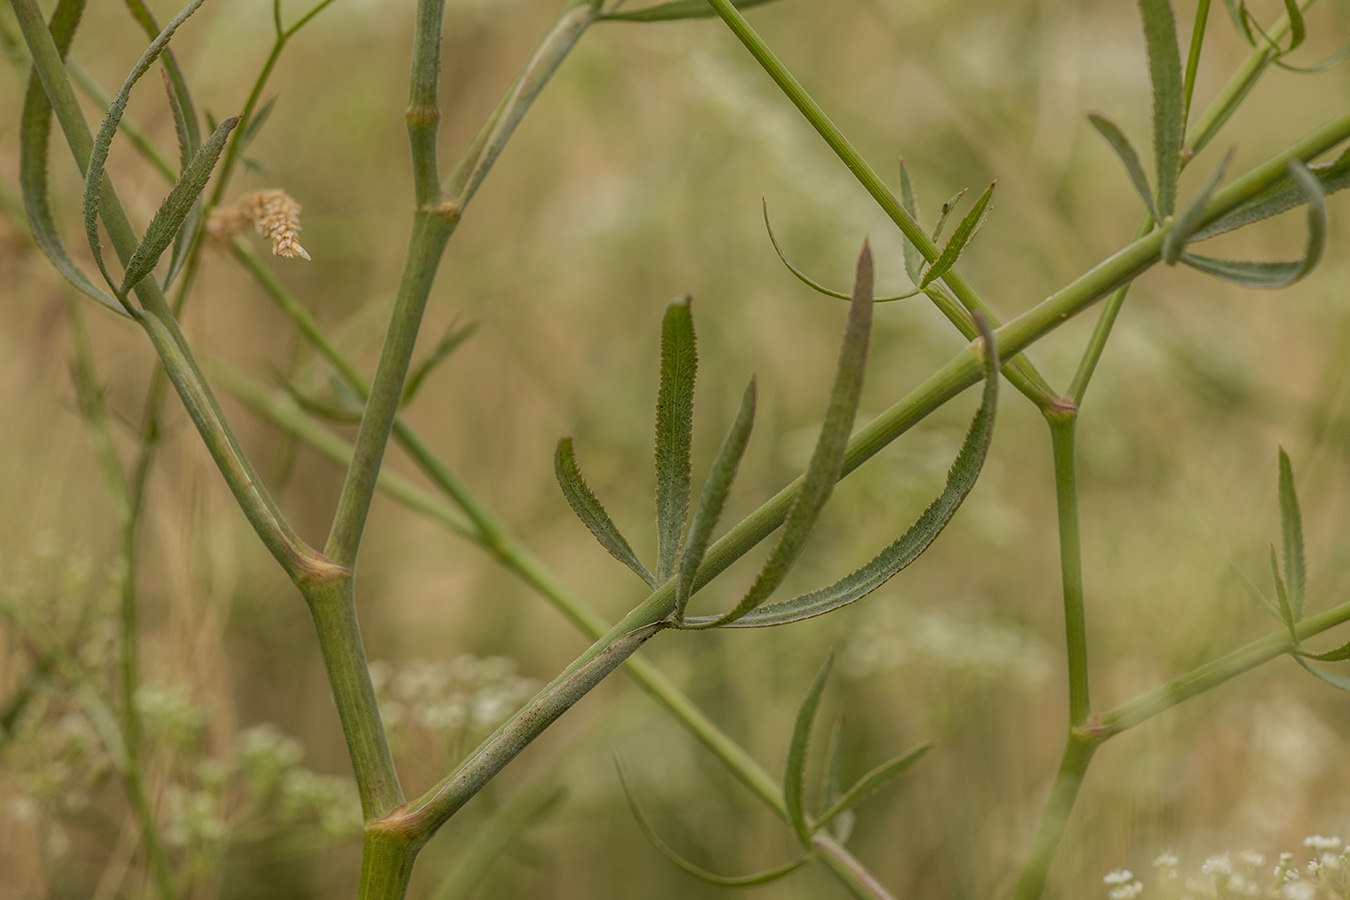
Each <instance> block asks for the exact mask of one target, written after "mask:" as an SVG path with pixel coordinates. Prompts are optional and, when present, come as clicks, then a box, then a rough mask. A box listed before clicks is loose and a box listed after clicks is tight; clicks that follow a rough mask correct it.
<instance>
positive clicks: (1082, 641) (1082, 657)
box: [1046, 403, 1092, 728]
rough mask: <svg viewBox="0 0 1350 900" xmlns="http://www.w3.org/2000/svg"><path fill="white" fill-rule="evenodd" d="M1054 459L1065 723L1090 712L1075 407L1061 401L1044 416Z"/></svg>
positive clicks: (1081, 719)
mask: <svg viewBox="0 0 1350 900" xmlns="http://www.w3.org/2000/svg"><path fill="white" fill-rule="evenodd" d="M1046 419H1047V421H1049V423H1050V441H1051V446H1052V448H1053V451H1054V461H1055V499H1056V501H1057V511H1058V520H1059V564H1060V573H1061V578H1062V581H1063V584H1064V639H1065V648H1066V651H1067V659H1068V666H1069V727H1070V728H1078V727H1081V726H1082V725H1083V724H1084V723H1085V722H1087V719H1088V716H1089V715H1091V713H1092V701H1091V699H1090V695H1089V691H1088V652H1087V615H1086V612H1085V607H1084V603H1083V549H1082V541H1081V539H1080V536H1079V526H1078V475H1077V462H1076V459H1075V452H1076V451H1075V441H1074V432H1075V431H1076V429H1077V426H1078V410H1077V409H1076V408H1074V407H1072V406H1070V405H1068V404H1067V403H1066V404H1065V405H1064V406H1062V407H1060V408H1059V409H1057V410H1056V411H1055V412H1054V413H1052V414H1049V415H1047V416H1046Z"/></svg>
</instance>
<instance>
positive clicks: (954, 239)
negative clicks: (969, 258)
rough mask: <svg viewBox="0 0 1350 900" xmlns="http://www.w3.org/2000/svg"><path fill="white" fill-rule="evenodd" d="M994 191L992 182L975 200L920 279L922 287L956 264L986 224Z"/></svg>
mask: <svg viewBox="0 0 1350 900" xmlns="http://www.w3.org/2000/svg"><path fill="white" fill-rule="evenodd" d="M993 193H994V185H992V184H991V185H989V187H987V188H985V189H984V193H983V194H981V195H980V199H978V200H976V201H975V204H974V205H973V206H971V208H970V210H969V211H968V212H967V213H966V214H965V216H964V217H963V218H962V219H961V224H959V225H957V226H956V230H955V231H953V232H952V236H951V238H950V239H949V240H948V241H947V243H946V245H945V246H944V247H943V248H942V252H941V253H939V254H938V258H937V259H935V260H933V264H932V265H931V266H929V267H928V271H927V272H925V273H924V275H923V278H922V279H920V281H919V287H920V288H921V289H922V288H926V287H928V285H930V284H932V283H933V280H934V279H936V278H941V277H942V276H943V275H944V274H945V273H946V272H947V270H948V269H950V268H951V267H952V266H954V265H956V260H957V259H958V258H959V257H960V256H961V253H962V251H964V250H965V249H966V245H967V244H969V243H970V240H971V238H973V237H975V233H976V232H978V231H979V230H980V226H981V225H983V224H984V218H985V210H986V209H987V208H988V206H989V198H990V196H991V195H992V194H993ZM940 225H941V223H939V227H940Z"/></svg>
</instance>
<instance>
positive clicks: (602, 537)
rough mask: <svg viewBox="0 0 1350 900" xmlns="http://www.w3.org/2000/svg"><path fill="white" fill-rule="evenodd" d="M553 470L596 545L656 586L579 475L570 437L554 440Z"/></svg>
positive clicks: (654, 578) (653, 577) (652, 578)
mask: <svg viewBox="0 0 1350 900" xmlns="http://www.w3.org/2000/svg"><path fill="white" fill-rule="evenodd" d="M553 470H554V472H555V474H556V475H557V476H558V484H559V485H561V486H562V490H563V496H565V497H566V498H567V502H568V504H569V505H570V506H571V507H572V511H573V512H575V513H576V514H577V518H579V519H580V520H581V521H582V524H584V525H585V526H586V527H587V528H589V529H590V531H591V534H593V535H595V539H596V540H597V541H599V542H600V546H601V547H604V548H605V549H606V550H608V551H609V555H610V556H612V557H614V558H615V559H617V560H618V561H619V562H621V563H623V564H624V565H625V566H627V567H628V568H630V569H632V570H633V571H634V572H636V573H637V575H638V577H639V578H641V579H642V580H643V581H645V582H647V584H648V586H650V587H652V588H655V587H657V586H658V585H659V584H660V582H658V581H657V580H656V576H654V575H652V573H651V572H649V571H647V567H646V566H644V565H643V564H642V562H641V561H640V560H639V559H638V558H637V555H636V554H635V553H633V548H632V547H630V546H628V541H626V540H625V539H624V536H623V535H622V534H620V533H619V529H618V528H617V527H615V525H614V522H613V520H612V519H610V517H609V513H607V512H605V508H604V507H603V506H601V505H600V501H599V500H597V499H595V494H593V493H591V489H590V488H589V487H587V486H586V479H584V478H582V477H581V470H580V469H579V468H577V459H576V456H575V455H574V454H573V452H572V439H571V438H563V439H562V440H561V441H558V450H557V452H556V453H555V454H554V456H553Z"/></svg>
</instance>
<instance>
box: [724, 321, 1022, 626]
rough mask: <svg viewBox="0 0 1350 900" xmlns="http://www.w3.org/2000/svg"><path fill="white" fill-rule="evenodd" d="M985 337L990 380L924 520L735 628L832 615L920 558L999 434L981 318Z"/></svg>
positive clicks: (992, 355)
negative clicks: (861, 560) (851, 566)
mask: <svg viewBox="0 0 1350 900" xmlns="http://www.w3.org/2000/svg"><path fill="white" fill-rule="evenodd" d="M976 323H977V324H978V325H979V328H980V332H981V334H982V335H984V346H985V348H987V349H986V352H985V382H984V397H983V400H982V401H981V403H980V408H979V410H978V411H977V412H976V413H975V418H974V419H972V420H971V423H970V430H969V431H967V432H966V439H965V441H964V443H962V445H961V450H960V452H959V453H958V454H957V456H956V460H955V461H954V462H953V463H952V467H951V470H950V471H949V472H948V473H947V485H946V487H945V488H943V490H942V493H941V494H939V495H938V497H937V499H936V500H934V501H933V502H932V503H931V504H929V506H928V508H927V509H925V510H924V511H923V514H922V515H921V516H919V518H918V521H916V522H915V523H914V524H913V525H911V526H910V527H909V530H908V531H906V532H905V533H904V534H903V535H901V536H900V538H899V540H897V541H896V542H895V543H893V544H891V545H890V546H889V547H887V548H886V549H885V550H883V551H881V553H879V554H877V556H876V557H875V558H873V559H872V561H871V562H869V563H867V564H866V565H865V566H863V567H862V568H860V569H858V570H857V571H855V572H853V573H852V574H850V575H847V576H845V577H844V578H841V579H840V580H839V581H837V582H835V583H834V584H832V585H830V586H829V587H824V588H821V589H819V590H816V591H812V592H811V593H809V594H802V595H801V596H799V597H794V598H793V599H791V600H785V601H783V602H782V603H771V604H769V605H768V606H765V607H762V608H760V609H757V610H755V611H754V612H751V613H749V614H748V615H746V616H744V617H743V618H741V619H740V620H739V621H737V622H734V623H733V624H731V625H730V626H729V627H732V628H764V627H767V626H771V625H784V624H786V623H788V622H797V621H800V620H801V619H809V618H811V617H812V616H820V615H824V614H825V613H828V612H833V611H834V610H836V609H839V608H840V607H841V606H847V605H848V604H850V603H853V602H854V601H856V600H858V599H860V598H862V597H865V596H866V595H867V594H870V593H871V592H872V591H874V590H876V589H877V588H879V587H881V586H882V585H883V584H885V583H886V582H887V581H888V580H889V579H890V578H891V577H893V576H894V575H895V574H896V573H897V572H899V571H900V570H901V569H903V568H905V566H907V565H909V564H910V563H912V562H913V561H914V560H916V559H918V558H919V556H920V554H922V553H923V551H925V550H927V549H928V547H929V545H930V544H932V543H933V541H934V540H936V539H937V536H938V535H939V534H940V533H941V532H942V529H943V528H945V527H946V525H947V523H948V522H950V521H951V519H952V516H954V515H955V514H956V511H957V509H959V508H960V506H961V502H962V501H963V500H965V498H966V495H967V494H969V493H970V490H971V488H973V487H974V486H975V481H976V479H978V478H979V475H980V470H981V469H982V468H983V466H984V459H985V454H986V453H987V452H988V449H989V442H990V440H991V439H992V438H993V434H994V418H995V411H996V408H997V405H998V367H999V361H998V353H997V350H995V349H993V348H994V347H995V344H994V340H993V334H992V332H990V331H989V324H988V322H986V321H985V319H984V317H983V316H977V317H976Z"/></svg>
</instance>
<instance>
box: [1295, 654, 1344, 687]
mask: <svg viewBox="0 0 1350 900" xmlns="http://www.w3.org/2000/svg"><path fill="white" fill-rule="evenodd" d="M1294 661H1295V662H1297V663H1298V664H1299V665H1300V666H1302V667H1303V668H1305V669H1307V670H1308V671H1309V672H1311V673H1312V674H1314V675H1316V676H1317V677H1318V678H1320V679H1322V680H1323V681H1325V682H1326V683H1327V684H1329V685H1331V686H1332V687H1334V688H1340V689H1341V690H1343V691H1350V678H1344V677H1342V676H1340V675H1332V674H1331V673H1330V672H1323V671H1322V670H1321V669H1318V668H1316V667H1314V666H1310V665H1308V663H1307V662H1306V661H1305V660H1303V659H1302V658H1300V657H1298V656H1295V657H1294Z"/></svg>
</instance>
